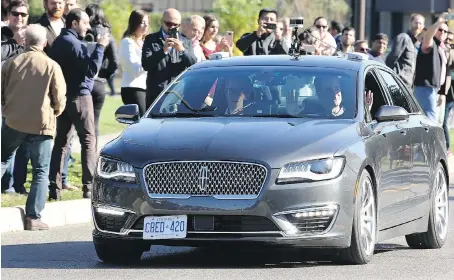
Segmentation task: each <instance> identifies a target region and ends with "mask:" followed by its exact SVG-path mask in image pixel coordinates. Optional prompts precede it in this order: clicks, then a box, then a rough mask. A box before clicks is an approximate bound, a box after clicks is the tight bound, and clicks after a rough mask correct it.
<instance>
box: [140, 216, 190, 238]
mask: <svg viewBox="0 0 454 280" xmlns="http://www.w3.org/2000/svg"><path fill="white" fill-rule="evenodd" d="M187 224H188V216H186V215H178V216H148V217H145V219H144V221H143V239H177V238H185V237H186V233H187Z"/></svg>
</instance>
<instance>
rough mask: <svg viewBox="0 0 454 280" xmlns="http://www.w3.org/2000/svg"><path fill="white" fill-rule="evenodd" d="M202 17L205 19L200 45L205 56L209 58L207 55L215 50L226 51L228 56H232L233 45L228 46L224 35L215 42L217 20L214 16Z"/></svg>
mask: <svg viewBox="0 0 454 280" xmlns="http://www.w3.org/2000/svg"><path fill="white" fill-rule="evenodd" d="M203 18H204V19H205V31H204V33H203V37H202V41H201V44H200V46H201V47H202V51H203V54H204V55H205V58H206V59H209V56H210V55H211V54H213V53H216V52H228V53H230V56H233V53H232V49H233V46H230V45H229V43H228V42H227V40H226V39H225V38H224V37H223V38H222V39H221V42H220V43H219V44H218V43H216V36H217V35H218V32H219V21H218V20H217V19H216V17H215V16H213V15H206V16H204V17H203Z"/></svg>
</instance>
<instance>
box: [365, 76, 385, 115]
mask: <svg viewBox="0 0 454 280" xmlns="http://www.w3.org/2000/svg"><path fill="white" fill-rule="evenodd" d="M364 90H365V92H366V94H368V93H369V92H370V93H371V94H372V105H367V104H365V105H364V106H365V108H367V109H369V114H368V115H367V114H366V117H368V121H370V120H375V115H376V114H377V112H378V110H379V109H380V107H381V106H383V105H390V103H389V101H388V98H387V96H386V94H385V93H384V92H383V90H382V87H381V86H380V83H379V82H378V80H377V78H376V75H375V72H374V71H372V70H370V71H369V72H367V74H366V75H365V81H364ZM364 100H365V103H366V98H365V99H364Z"/></svg>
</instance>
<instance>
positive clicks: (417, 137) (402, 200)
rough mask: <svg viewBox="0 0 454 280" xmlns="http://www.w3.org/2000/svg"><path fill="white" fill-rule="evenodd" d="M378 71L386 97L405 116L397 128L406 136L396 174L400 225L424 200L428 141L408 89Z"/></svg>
mask: <svg viewBox="0 0 454 280" xmlns="http://www.w3.org/2000/svg"><path fill="white" fill-rule="evenodd" d="M379 72H380V75H381V76H382V78H383V82H384V83H385V85H386V87H387V88H388V94H389V96H390V97H391V100H392V103H393V105H394V106H399V107H402V108H404V109H405V110H406V111H407V112H408V113H409V118H408V120H407V121H402V122H400V123H399V124H398V127H399V128H400V129H404V130H405V131H406V133H407V137H408V138H407V139H405V141H406V142H405V143H404V142H401V144H402V145H404V148H403V149H402V150H401V151H400V153H399V157H400V159H401V160H402V162H403V164H402V167H401V172H399V174H401V175H399V176H401V179H402V183H401V187H400V188H398V190H397V192H396V195H397V197H398V201H397V204H396V207H397V208H396V209H398V216H399V219H402V222H405V221H406V220H411V219H414V218H419V217H420V216H419V215H420V213H418V212H419V211H415V210H416V209H417V208H418V207H419V206H422V205H421V204H422V203H425V202H426V201H427V198H426V197H425V196H424V193H425V191H426V184H427V182H428V179H429V178H428V175H429V173H428V172H427V171H428V170H429V168H428V167H429V166H428V160H427V157H426V154H425V152H424V151H427V150H426V149H425V148H426V147H425V145H426V143H428V141H425V136H426V135H427V136H428V135H429V134H428V131H427V130H425V129H424V128H423V126H422V125H421V118H420V114H419V113H418V112H415V108H414V107H415V106H414V104H412V100H411V98H409V93H408V90H407V89H406V87H405V86H403V83H401V82H400V80H399V78H398V77H397V76H396V75H395V74H394V72H392V71H391V70H390V69H387V68H384V67H380V69H379ZM408 141H409V142H408ZM419 210H422V209H419Z"/></svg>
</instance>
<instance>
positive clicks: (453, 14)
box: [444, 13, 454, 20]
mask: <svg viewBox="0 0 454 280" xmlns="http://www.w3.org/2000/svg"><path fill="white" fill-rule="evenodd" d="M444 19H445V20H454V13H449V14H447V15H446V16H444Z"/></svg>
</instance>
